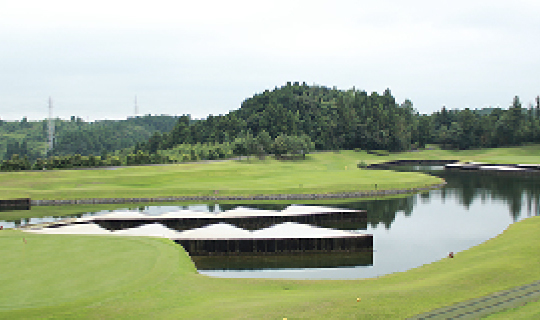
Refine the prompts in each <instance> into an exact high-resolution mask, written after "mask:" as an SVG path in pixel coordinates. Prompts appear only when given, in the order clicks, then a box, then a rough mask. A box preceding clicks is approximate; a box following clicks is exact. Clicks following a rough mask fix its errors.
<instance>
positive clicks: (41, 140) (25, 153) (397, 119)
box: [0, 82, 540, 170]
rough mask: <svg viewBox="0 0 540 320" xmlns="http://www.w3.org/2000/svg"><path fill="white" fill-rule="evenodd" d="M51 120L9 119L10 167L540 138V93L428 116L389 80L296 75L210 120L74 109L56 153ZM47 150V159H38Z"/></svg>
mask: <svg viewBox="0 0 540 320" xmlns="http://www.w3.org/2000/svg"><path fill="white" fill-rule="evenodd" d="M46 129H47V126H46V122H45V121H41V122H29V121H26V120H25V119H23V120H22V121H20V122H1V121H0V139H1V140H0V155H3V158H4V159H5V161H4V162H3V164H2V165H1V166H0V168H1V170H19V169H15V168H36V169H41V168H68V167H85V166H101V165H114V164H119V165H120V164H121V165H126V164H128V165H129V164H142V163H159V162H161V163H168V162H178V161H192V160H204V159H209V160H212V159H224V158H228V157H233V156H238V155H244V156H246V155H258V156H260V157H263V156H264V155H266V154H274V155H276V156H278V157H280V158H291V157H292V158H294V157H302V156H304V155H305V154H306V153H308V152H309V151H311V150H314V149H315V150H338V149H362V150H386V151H390V152H397V151H406V150H411V149H417V148H423V147H425V146H426V144H438V145H440V146H441V147H442V148H445V149H461V150H464V149H471V148H482V147H498V146H512V145H519V144H522V143H528V142H534V143H539V142H540V98H539V97H537V98H536V105H529V106H528V107H527V108H524V107H523V106H522V105H521V102H520V99H519V97H517V96H516V97H514V99H513V103H512V105H510V106H508V108H484V109H480V110H478V109H474V110H470V109H463V110H458V109H453V110H448V109H446V108H445V107H442V109H441V110H440V111H437V112H434V113H432V114H431V115H427V114H420V113H419V112H418V111H416V110H415V109H414V108H413V104H412V102H411V101H409V100H405V101H404V102H403V103H397V102H396V100H395V98H394V97H393V96H392V94H391V92H390V90H389V89H387V90H385V91H384V92H383V93H382V94H379V93H377V92H373V93H371V94H368V93H367V92H365V91H361V90H357V89H355V88H352V89H349V90H338V89H337V88H335V87H334V88H327V87H323V86H309V85H307V84H305V83H303V84H299V83H298V82H295V83H293V84H291V83H290V82H289V83H287V84H286V85H284V86H282V87H280V88H277V87H276V88H275V89H274V90H272V91H269V90H266V91H264V92H263V93H260V94H256V95H254V96H253V97H251V98H248V99H246V100H245V101H244V102H242V104H241V107H240V108H239V109H238V110H234V111H231V112H230V113H228V114H226V115H218V116H214V115H209V116H208V117H207V118H206V119H204V120H193V119H191V117H190V116H189V115H183V116H180V117H168V116H161V117H150V116H146V117H137V118H131V119H128V120H124V121H100V122H94V123H86V122H84V121H82V120H81V119H79V118H75V117H72V119H71V121H57V125H56V131H57V135H56V136H57V139H56V141H55V147H54V149H53V150H52V151H50V152H49V153H48V154H46V152H45V151H46V142H45V141H46V132H47V130H46ZM14 156H16V157H15V159H12V157H14ZM81 156H82V157H83V158H81ZM38 158H43V159H40V160H39V161H36V160H37V159H38ZM45 158H47V159H45ZM97 158H100V159H101V160H100V161H101V162H100V161H98V160H97ZM89 159H94V160H89ZM25 161H27V162H25Z"/></svg>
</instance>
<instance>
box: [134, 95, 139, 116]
mask: <svg viewBox="0 0 540 320" xmlns="http://www.w3.org/2000/svg"><path fill="white" fill-rule="evenodd" d="M138 115H139V106H138V105H137V96H135V118H137V116H138Z"/></svg>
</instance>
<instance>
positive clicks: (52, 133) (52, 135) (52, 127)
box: [48, 97, 54, 153]
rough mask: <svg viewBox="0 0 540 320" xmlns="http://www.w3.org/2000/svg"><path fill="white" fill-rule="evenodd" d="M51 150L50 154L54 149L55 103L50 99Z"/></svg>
mask: <svg viewBox="0 0 540 320" xmlns="http://www.w3.org/2000/svg"><path fill="white" fill-rule="evenodd" d="M48 124H49V150H48V153H50V152H51V151H52V149H53V147H54V120H53V103H52V98H51V97H49V121H48Z"/></svg>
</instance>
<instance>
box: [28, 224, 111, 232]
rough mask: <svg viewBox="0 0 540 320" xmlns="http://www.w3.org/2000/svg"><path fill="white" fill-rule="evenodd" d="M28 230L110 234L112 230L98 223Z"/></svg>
mask: <svg viewBox="0 0 540 320" xmlns="http://www.w3.org/2000/svg"><path fill="white" fill-rule="evenodd" d="M25 231H26V232H34V233H43V234H92V235H98V234H106V235H110V234H111V233H112V232H111V231H109V230H106V229H103V228H101V227H100V226H98V225H97V224H94V223H89V224H71V225H67V226H62V227H56V228H43V229H37V230H25Z"/></svg>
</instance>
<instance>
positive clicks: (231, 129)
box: [146, 83, 419, 152]
mask: <svg viewBox="0 0 540 320" xmlns="http://www.w3.org/2000/svg"><path fill="white" fill-rule="evenodd" d="M415 114H416V113H415V111H414V110H413V108H412V104H411V103H410V102H409V101H406V102H404V103H403V104H398V103H396V101H395V99H394V97H393V96H392V95H391V93H390V90H388V89H387V90H386V91H385V92H384V93H382V94H379V93H376V92H374V93H371V94H368V93H366V92H365V91H359V90H355V89H351V90H347V91H342V90H338V89H336V88H333V89H330V88H327V87H321V86H308V85H306V84H305V83H304V84H299V83H294V84H291V83H287V84H286V85H285V86H282V87H281V88H276V89H274V90H273V91H268V90H267V91H265V92H263V93H261V94H257V95H255V96H253V97H252V98H249V99H247V100H245V101H244V102H243V103H242V105H241V108H240V109H238V110H235V111H232V112H230V113H229V114H227V115H220V116H212V115H210V116H209V117H208V118H207V119H206V120H204V121H199V122H197V123H194V124H192V125H190V124H189V117H187V116H184V117H181V118H180V120H179V123H178V125H177V126H176V127H175V128H174V130H173V131H172V132H170V133H169V134H164V135H163V136H162V137H160V136H157V135H156V136H154V137H152V139H151V140H150V141H149V143H148V144H147V146H146V149H147V150H149V151H151V152H152V151H155V150H159V149H169V148H172V147H174V146H175V145H178V144H182V143H186V144H194V143H198V142H201V143H223V142H228V141H234V140H235V138H238V137H245V136H249V135H253V136H254V137H257V136H258V135H260V134H261V133H262V132H266V133H268V134H269V136H270V137H271V138H272V139H275V138H276V137H277V136H279V135H287V136H301V135H303V134H305V135H307V136H309V137H310V138H311V141H312V142H314V144H315V148H316V149H352V148H362V149H387V150H392V151H400V150H408V149H410V148H411V142H412V141H414V140H417V137H416V136H417V135H418V134H419V132H418V130H417V126H416V125H415V119H416V117H415V116H414V115H415ZM266 133H265V134H266Z"/></svg>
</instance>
